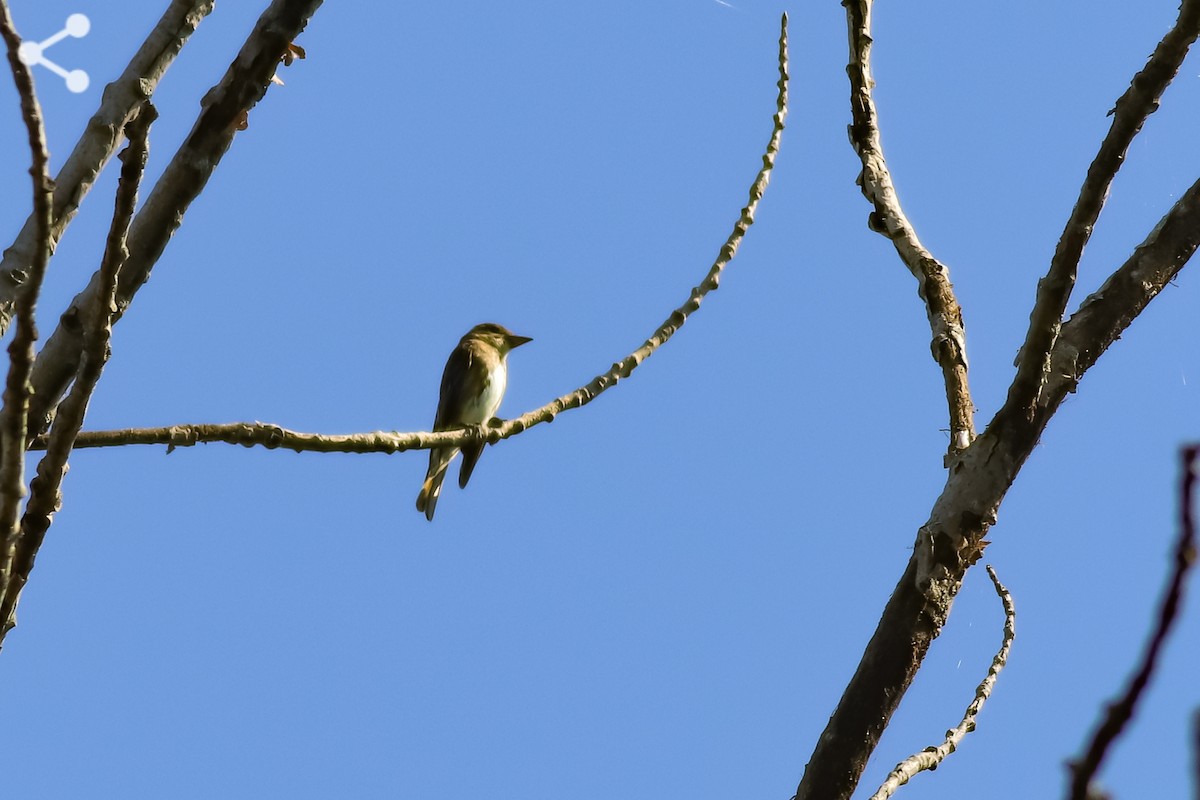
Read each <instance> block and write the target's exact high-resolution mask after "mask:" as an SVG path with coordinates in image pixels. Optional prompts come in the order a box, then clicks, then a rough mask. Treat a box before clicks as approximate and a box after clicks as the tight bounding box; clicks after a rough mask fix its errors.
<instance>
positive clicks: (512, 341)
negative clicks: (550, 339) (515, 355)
mask: <svg viewBox="0 0 1200 800" xmlns="http://www.w3.org/2000/svg"><path fill="white" fill-rule="evenodd" d="M532 341H533V339H532V338H531V337H529V336H515V335H514V336H509V337H508V349H509V350H512V349H514V348H517V347H520V346H521V345H523V344H528V343H529V342H532Z"/></svg>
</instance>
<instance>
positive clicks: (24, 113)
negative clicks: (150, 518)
mask: <svg viewBox="0 0 1200 800" xmlns="http://www.w3.org/2000/svg"><path fill="white" fill-rule="evenodd" d="M0 38H3V39H4V44H5V46H6V48H7V50H8V64H9V67H10V68H11V70H12V75H13V81H14V82H15V83H16V86H17V93H18V94H19V95H20V98H21V117H22V119H23V120H24V122H25V129H26V132H27V133H28V136H29V152H30V157H31V166H30V169H29V174H30V175H31V176H32V178H33V218H34V219H35V220H36V228H37V237H36V241H37V244H36V246H35V247H34V250H33V259H32V261H31V263H30V267H29V275H28V286H27V288H26V290H25V291H24V292H22V293H21V295H20V297H18V298H17V303H16V321H17V325H16V333H14V335H13V338H12V341H11V342H10V343H9V346H8V358H9V367H8V375H7V377H6V379H5V382H4V409H3V411H0V587H6V586H8V584H9V581H10V579H11V577H12V562H13V554H14V552H15V550H16V545H17V537H18V533H19V527H18V525H17V514H18V513H19V511H20V507H21V500H22V498H23V497H24V496H25V438H26V427H25V425H26V418H27V412H28V408H29V397H30V392H31V387H30V383H29V376H30V373H31V370H32V368H33V344H34V342H36V341H37V324H36V321H35V314H36V311H37V296H38V291H39V290H40V289H41V286H42V279H43V277H45V274H46V265H47V264H48V263H49V261H50V213H51V186H50V170H49V162H50V153H49V152H48V150H47V148H46V130H45V127H44V125H43V122H42V111H41V107H40V106H39V104H38V99H37V93H36V92H35V91H34V86H33V76H32V75H30V74H29V69H28V67H27V66H26V65H25V64H24V63H22V61H21V59H20V56H19V55H18V50H19V48H20V46H21V39H20V37H19V36H18V35H17V32H16V30H15V29H14V28H13V23H12V16H11V15H10V14H9V11H8V3H7V0H0Z"/></svg>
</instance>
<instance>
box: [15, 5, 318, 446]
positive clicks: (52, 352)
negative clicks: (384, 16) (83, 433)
mask: <svg viewBox="0 0 1200 800" xmlns="http://www.w3.org/2000/svg"><path fill="white" fill-rule="evenodd" d="M320 5H321V0H273V2H272V3H271V5H270V6H269V7H268V8H267V10H266V11H264V12H263V14H262V16H260V17H259V18H258V22H257V23H256V24H255V26H254V30H253V31H252V32H251V33H250V35H249V37H248V38H247V39H246V42H245V44H243V46H242V49H241V51H240V52H239V53H238V55H237V57H236V58H235V59H234V61H233V63H232V64H230V65H229V69H228V71H226V73H225V76H224V77H223V78H222V79H221V82H220V83H219V84H218V85H217V86H215V87H213V88H212V89H211V90H209V92H208V94H206V95H205V97H204V99H203V100H202V101H201V106H202V107H201V110H200V115H199V117H198V118H197V119H196V123H195V125H193V127H192V130H191V133H189V134H188V136H187V138H186V139H185V140H184V142H183V144H182V145H180V147H179V150H178V151H177V152H176V153H175V156H174V157H173V158H172V159H171V162H170V164H168V165H167V168H166V170H165V171H164V172H163V174H162V176H161V177H160V178H159V179H158V182H157V183H156V184H155V186H154V188H153V190H151V192H150V195H149V196H148V197H147V198H146V202H145V204H144V205H143V206H142V208H141V210H140V211H139V212H138V214H137V216H136V217H135V218H134V220H133V224H132V225H131V227H130V230H129V258H128V259H127V260H126V262H125V265H124V266H123V267H122V269H121V275H120V282H119V284H118V286H117V313H116V315H115V316H114V317H113V320H114V322H115V321H116V320H118V319H120V318H121V315H122V314H123V313H124V312H125V309H126V308H127V307H128V305H129V303H130V302H131V301H132V300H133V297H134V295H135V294H136V292H137V290H138V289H139V288H141V286H142V284H144V283H145V282H146V281H147V280H149V279H150V271H151V269H153V267H154V265H155V263H157V261H158V259H159V256H161V255H162V252H163V250H164V249H165V248H166V246H167V242H168V241H170V239H171V236H172V235H173V234H174V233H175V230H176V229H177V228H178V227H179V225H180V224H181V223H182V221H183V215H184V213H185V212H186V211H187V209H188V206H189V205H191V203H192V201H193V200H195V199H196V197H197V196H198V195H199V194H200V192H201V191H202V190H203V189H204V186H205V184H206V183H207V182H208V179H209V177H210V176H211V175H212V172H213V170H214V169H216V167H217V165H218V164H219V163H220V162H221V158H222V157H223V156H224V155H225V152H226V151H227V150H228V149H229V146H230V145H231V144H232V142H233V137H234V135H235V134H236V133H237V131H238V130H239V126H242V125H243V124H244V122H245V119H246V115H247V114H248V113H249V111H250V109H251V108H253V107H254V105H255V104H256V103H258V101H259V100H261V99H262V97H263V95H264V94H265V93H266V91H267V87H268V86H270V85H271V78H272V76H273V75H274V74H275V70H276V68H277V67H278V66H279V63H280V60H281V59H283V58H284V56H285V55H286V54H287V53H288V52H289V51H288V46H289V45H290V44H291V42H292V40H293V39H295V38H296V37H297V36H299V35H300V33H301V31H303V30H304V26H305V24H306V23H307V21H308V18H309V17H311V16H312V15H313V13H315V12H316V10H317V8H318V7H320ZM100 292H101V287H100V275H99V273H97V274H95V275H93V276H92V279H91V281H90V282H89V283H88V286H87V288H85V289H84V290H83V291H82V292H80V293H79V294H78V295H76V297H75V299H74V300H72V301H71V305H70V307H69V308H68V309H67V311H66V312H65V313H64V314H63V318H62V320H61V321H60V323H59V325H58V328H57V329H55V331H54V333H53V334H52V335H51V336H50V338H49V339H48V340H47V341H46V344H45V346H44V347H43V348H42V351H41V352H40V353H39V354H38V359H37V364H36V365H35V367H34V373H33V385H34V402H33V403H32V405H31V407H30V425H29V428H30V430H32V431H36V432H41V431H42V430H44V429H45V424H46V418H47V415H48V414H49V413H50V412H51V411H52V410H53V408H54V407H55V406H56V405H57V404H58V401H59V398H61V397H62V396H63V393H64V392H65V391H66V388H67V386H68V384H70V382H71V380H72V379H73V378H74V377H75V374H76V371H77V370H78V368H79V359H80V356H81V353H82V351H83V332H82V326H81V325H80V323H79V319H80V317H81V315H82V314H83V313H84V309H86V308H87V307H88V306H90V305H91V304H93V303H94V302H96V296H97V295H98V294H100Z"/></svg>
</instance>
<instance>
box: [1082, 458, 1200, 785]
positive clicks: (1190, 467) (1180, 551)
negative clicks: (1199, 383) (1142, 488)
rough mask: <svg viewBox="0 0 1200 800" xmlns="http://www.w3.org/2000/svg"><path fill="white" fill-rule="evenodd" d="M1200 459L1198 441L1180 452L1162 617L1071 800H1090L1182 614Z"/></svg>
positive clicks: (1192, 558) (1086, 758)
mask: <svg viewBox="0 0 1200 800" xmlns="http://www.w3.org/2000/svg"><path fill="white" fill-rule="evenodd" d="M1198 457H1200V445H1195V444H1194V445H1190V446H1188V447H1185V448H1183V449H1182V450H1181V451H1180V467H1181V470H1182V473H1183V474H1182V477H1181V478H1180V481H1179V540H1178V542H1177V543H1176V545H1175V554H1174V558H1173V567H1172V569H1171V572H1170V575H1169V576H1168V579H1167V587H1166V591H1165V592H1164V594H1163V599H1162V604H1161V605H1160V607H1159V609H1158V621H1157V623H1156V624H1155V627H1154V632H1153V633H1152V634H1151V636H1150V641H1149V642H1148V644H1147V646H1146V650H1145V652H1144V653H1143V654H1142V660H1141V664H1140V665H1139V666H1138V669H1137V671H1136V672H1135V673H1134V675H1133V678H1132V679H1131V680H1130V681H1129V685H1128V686H1127V687H1126V689H1125V693H1124V694H1123V695H1122V696H1121V699H1120V700H1118V701H1117V702H1115V703H1110V704H1109V705H1108V708H1107V710H1106V712H1105V715H1104V720H1103V722H1101V724H1100V726H1099V727H1098V728H1097V729H1096V732H1095V734H1093V735H1092V740H1091V742H1090V743H1089V744H1088V746H1087V748H1086V749H1085V751H1084V755H1083V756H1082V757H1081V758H1080V759H1079V760H1077V761H1075V762H1074V763H1073V764H1071V788H1070V791H1069V793H1068V795H1067V796H1068V797H1070V798H1071V800H1088V790H1089V788H1090V786H1091V782H1092V779H1093V778H1094V777H1095V775H1096V772H1097V771H1098V770H1099V769H1100V765H1101V764H1102V763H1103V762H1104V757H1105V755H1106V754H1107V753H1108V749H1109V747H1111V745H1112V743H1113V742H1114V741H1115V740H1116V738H1117V737H1118V736H1119V735H1120V734H1121V731H1122V730H1124V728H1125V726H1126V725H1127V724H1128V723H1129V721H1130V720H1131V719H1133V714H1134V711H1135V710H1136V709H1137V704H1138V700H1139V699H1141V696H1142V692H1144V691H1145V689H1146V686H1147V685H1148V684H1149V683H1150V677H1151V676H1152V675H1153V674H1154V669H1155V666H1156V665H1157V663H1158V657H1159V654H1160V653H1161V652H1162V647H1163V644H1164V643H1165V642H1166V640H1167V636H1168V634H1170V632H1171V627H1172V626H1173V625H1174V624H1175V620H1176V618H1177V617H1178V616H1179V607H1180V606H1181V605H1182V602H1183V587H1184V583H1185V581H1186V580H1187V575H1188V572H1189V570H1191V568H1192V565H1193V564H1195V563H1196V518H1195V513H1194V512H1193V510H1192V503H1193V502H1194V496H1195V488H1196V469H1197V458H1198Z"/></svg>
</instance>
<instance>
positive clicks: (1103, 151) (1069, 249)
mask: <svg viewBox="0 0 1200 800" xmlns="http://www.w3.org/2000/svg"><path fill="white" fill-rule="evenodd" d="M1197 35H1200V0H1183V4H1182V5H1181V6H1180V7H1179V17H1178V18H1177V19H1176V21H1175V25H1174V26H1173V27H1172V28H1171V30H1170V31H1168V32H1167V34H1166V36H1164V37H1163V38H1162V40H1161V41H1160V42H1159V43H1158V46H1157V47H1156V48H1155V49H1154V53H1153V54H1152V55H1151V56H1150V59H1149V60H1148V61H1147V62H1146V66H1145V67H1144V68H1143V69H1142V71H1141V72H1139V73H1138V74H1137V75H1135V76H1134V77H1133V81H1132V82H1131V83H1130V85H1129V88H1128V89H1127V90H1126V91H1125V94H1123V95H1121V98H1120V99H1119V100H1117V104H1116V106H1115V107H1114V108H1113V110H1112V112H1110V113H1111V114H1112V118H1113V121H1112V126H1111V127H1110V128H1109V131H1108V135H1107V136H1105V137H1104V141H1103V142H1102V143H1101V144H1100V150H1099V152H1097V153H1096V157H1095V159H1094V160H1093V161H1092V164H1091V166H1090V167H1088V172H1087V178H1085V179H1084V182H1083V186H1082V187H1081V188H1080V190H1079V199H1078V200H1076V201H1075V207H1074V208H1073V209H1072V211H1071V217H1070V219H1068V220H1067V225H1066V228H1065V229H1064V230H1063V233H1062V237H1061V238H1060V239H1059V240H1058V247H1057V248H1056V249H1055V251H1054V257H1053V258H1052V259H1051V261H1050V269H1049V271H1048V272H1047V273H1046V276H1045V277H1044V278H1042V280H1041V281H1039V282H1038V292H1037V299H1036V301H1035V302H1034V306H1033V311H1032V312H1031V313H1030V315H1029V330H1028V332H1027V333H1026V334H1025V343H1024V344H1023V345H1022V346H1021V351H1020V353H1019V354H1018V356H1017V374H1016V376H1015V377H1014V378H1013V382H1012V385H1011V386H1010V387H1009V390H1008V399H1007V400H1006V401H1005V409H1006V413H1008V414H1014V415H1015V414H1024V415H1025V416H1026V417H1032V415H1033V413H1034V407H1035V406H1036V405H1037V402H1038V396H1039V394H1040V393H1041V392H1042V390H1043V387H1044V386H1045V383H1046V380H1047V376H1048V375H1049V374H1050V367H1051V365H1050V361H1051V351H1052V349H1053V347H1054V344H1055V341H1056V339H1057V338H1058V335H1059V327H1060V325H1061V324H1062V319H1063V314H1064V313H1065V312H1066V308H1067V301H1068V300H1069V299H1070V297H1071V290H1072V289H1073V288H1074V286H1075V276H1076V273H1077V271H1078V269H1079V260H1080V258H1081V257H1082V256H1083V248H1084V246H1085V245H1086V244H1087V241H1088V239H1089V238H1090V237H1091V235H1092V228H1093V227H1094V225H1095V224H1096V220H1097V219H1098V218H1099V217H1100V211H1101V209H1102V208H1103V207H1104V201H1105V200H1106V199H1107V197H1108V189H1109V186H1111V185H1112V182H1113V179H1114V178H1115V177H1116V174H1117V170H1119V169H1120V168H1121V164H1122V163H1124V161H1125V152H1126V151H1127V150H1128V149H1129V145H1130V143H1131V142H1133V139H1134V137H1135V136H1137V134H1138V132H1139V131H1141V129H1142V125H1143V124H1144V123H1145V122H1146V119H1147V118H1148V117H1149V116H1150V115H1151V114H1153V113H1154V112H1155V111H1156V110H1157V109H1158V100H1159V98H1160V97H1161V96H1162V93H1163V91H1165V90H1166V88H1167V86H1168V85H1170V83H1171V81H1172V80H1174V78H1175V75H1176V74H1177V73H1178V72H1179V67H1180V65H1181V64H1182V63H1183V59H1184V57H1185V56H1187V53H1188V49H1189V48H1190V47H1191V45H1192V43H1193V42H1195V41H1196V37H1197Z"/></svg>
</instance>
